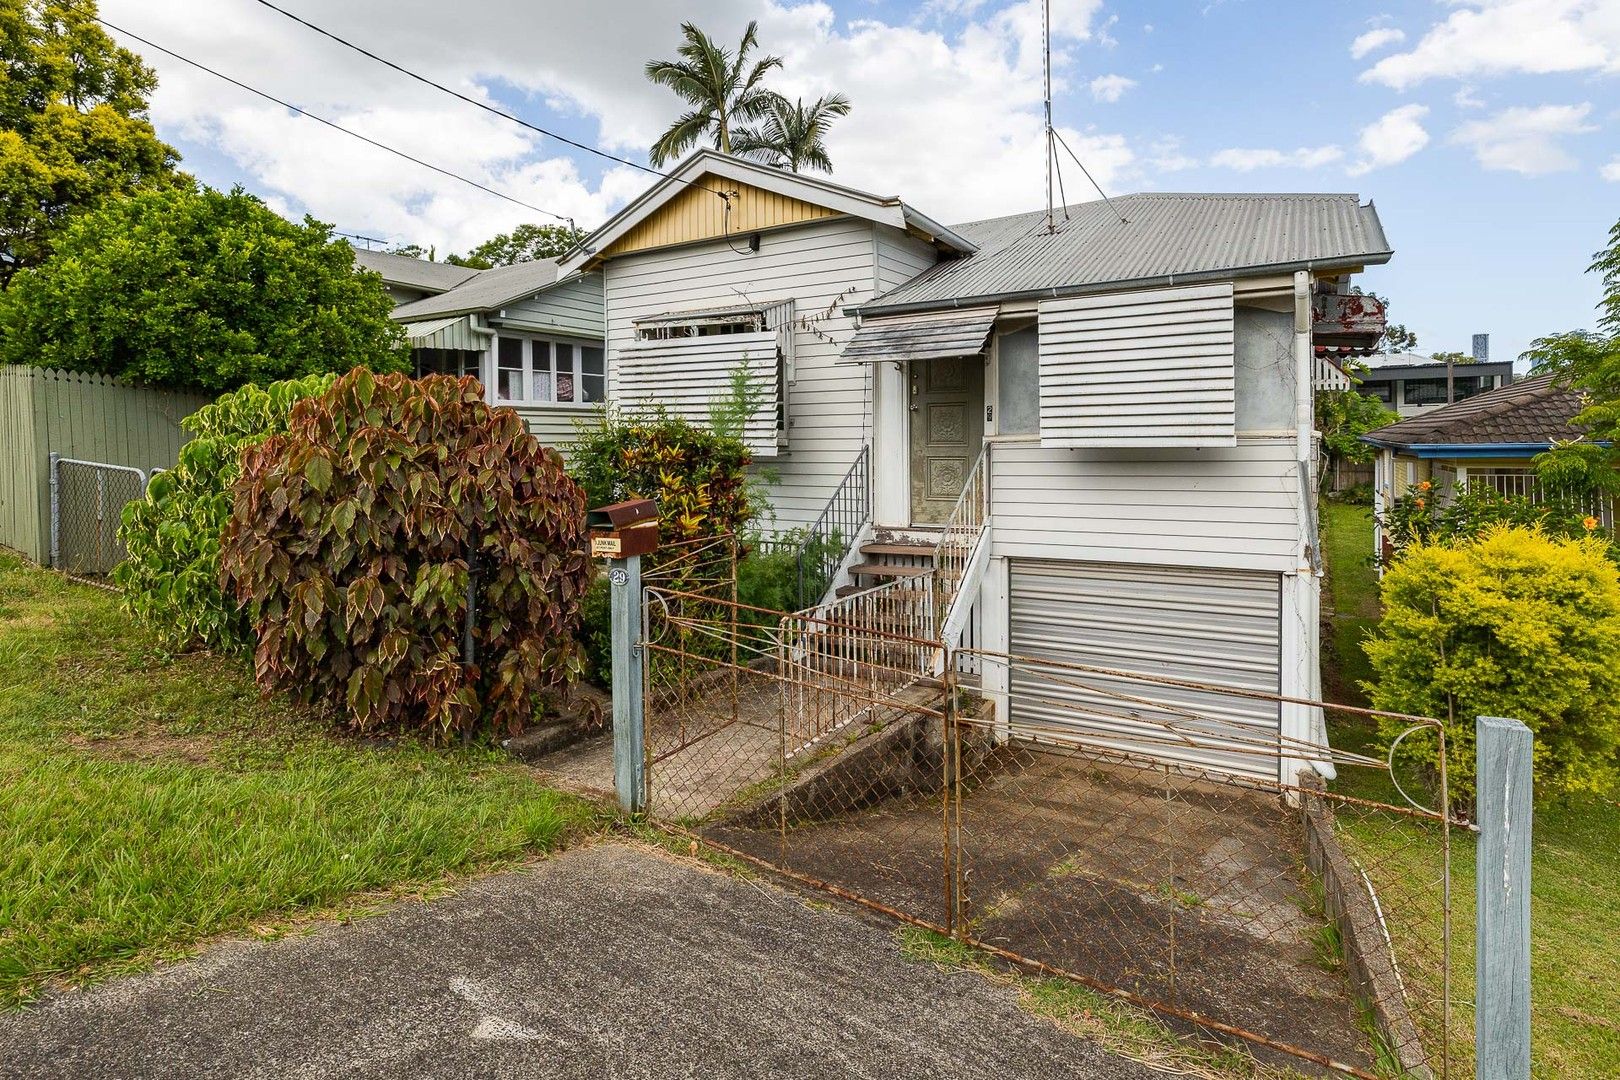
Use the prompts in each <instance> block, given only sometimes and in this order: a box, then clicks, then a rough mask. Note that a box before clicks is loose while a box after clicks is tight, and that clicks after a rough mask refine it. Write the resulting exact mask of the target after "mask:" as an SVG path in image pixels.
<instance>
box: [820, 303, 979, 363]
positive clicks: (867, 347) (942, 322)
mask: <svg viewBox="0 0 1620 1080" xmlns="http://www.w3.org/2000/svg"><path fill="white" fill-rule="evenodd" d="M999 310H1000V309H998V308H993V307H987V308H968V309H962V310H954V311H949V312H937V311H931V312H927V313H926V314H922V315H906V316H901V317H899V318H893V319H873V320H872V321H870V322H868V323H866V324H865V325H863V326H862V327H861V328H860V329H859V330H857V331H855V336H854V337H853V338H851V339H850V342H849V344H848V345H845V346H844V355H843V356H842V357H840V358H839V361H838V362H839V363H841V364H873V363H880V362H882V361H884V360H949V359H952V358H953V357H958V356H977V355H978V354H979V353H981V352H983V351H984V343H985V342H986V341H988V340H989V339H990V329H991V327H993V326H995V324H996V315H997V313H998V312H999Z"/></svg>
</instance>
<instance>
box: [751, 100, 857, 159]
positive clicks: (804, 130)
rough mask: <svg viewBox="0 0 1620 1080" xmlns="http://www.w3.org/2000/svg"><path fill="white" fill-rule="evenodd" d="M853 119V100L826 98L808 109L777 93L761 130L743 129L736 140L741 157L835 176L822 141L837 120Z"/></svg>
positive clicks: (802, 104)
mask: <svg viewBox="0 0 1620 1080" xmlns="http://www.w3.org/2000/svg"><path fill="white" fill-rule="evenodd" d="M848 115H849V98H847V97H845V96H844V95H843V94H824V95H822V96H821V97H818V98H816V100H814V101H812V102H811V103H810V104H808V105H806V104H805V103H804V99H803V98H800V99H799V100H797V101H789V100H788V99H787V98H785V97H783V96H782V95H781V94H776V93H773V94H771V95H770V101H769V103H768V104H767V106H766V109H765V113H764V115H763V116H762V117H761V118H760V124H759V126H758V127H757V128H753V127H750V128H739V129H738V131H737V137H736V139H735V140H733V146H735V148H736V150H737V153H739V154H752V155H754V156H755V157H758V158H759V159H760V160H762V161H766V162H769V163H770V164H772V165H775V166H777V167H778V168H786V169H789V170H791V171H793V172H798V171H799V170H800V169H801V168H803V169H819V170H820V171H822V172H827V173H830V172H832V159H831V158H829V157H828V156H827V147H826V144H825V143H824V142H823V141H822V140H823V138H824V137H825V136H826V134H827V129H828V128H829V127H831V126H832V122H833V119H834V118H835V117H839V116H848Z"/></svg>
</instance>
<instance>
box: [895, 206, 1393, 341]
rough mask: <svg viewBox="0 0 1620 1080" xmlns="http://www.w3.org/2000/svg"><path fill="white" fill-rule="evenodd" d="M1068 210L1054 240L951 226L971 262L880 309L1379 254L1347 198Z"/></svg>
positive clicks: (909, 288)
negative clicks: (972, 247) (968, 246)
mask: <svg viewBox="0 0 1620 1080" xmlns="http://www.w3.org/2000/svg"><path fill="white" fill-rule="evenodd" d="M1114 206H1115V207H1117V208H1118V209H1119V211H1120V212H1121V213H1123V214H1124V215H1125V217H1126V218H1127V219H1129V220H1128V223H1122V222H1120V221H1119V219H1118V217H1116V216H1115V213H1114V210H1113V209H1111V208H1110V207H1108V206H1107V205H1106V204H1104V203H1102V202H1093V203H1083V204H1081V205H1079V206H1073V207H1070V208H1069V211H1068V213H1069V217H1068V220H1067V221H1063V220H1061V219H1060V221H1059V229H1058V231H1057V232H1056V233H1047V232H1046V228H1045V213H1044V211H1041V212H1034V213H1029V214H1020V215H1016V216H1014V217H1011V218H1003V219H997V220H994V221H989V222H979V223H974V224H970V225H963V226H958V227H957V231H958V232H960V233H961V234H962V235H963V236H965V237H967V238H968V239H970V240H972V241H974V242H975V243H977V244H979V245H980V250H979V252H978V253H977V254H975V255H971V256H969V257H967V258H965V259H960V260H956V261H954V262H950V263H942V264H940V265H939V266H937V267H935V268H933V269H932V270H929V271H926V272H924V273H923V274H922V275H920V276H918V277H917V278H914V279H913V280H912V281H910V282H907V283H906V284H905V285H902V286H900V287H899V288H898V289H894V290H892V291H890V292H889V293H887V294H885V295H884V296H882V297H880V298H879V299H878V300H877V301H876V302H874V303H873V304H871V305H868V307H867V309H866V310H867V311H869V312H872V313H876V312H877V311H879V310H881V309H882V308H884V307H888V306H900V305H907V304H917V303H927V302H931V301H943V300H954V299H969V298H973V297H992V296H997V295H1001V294H1005V293H1026V292H1033V291H1036V290H1040V289H1061V288H1065V287H1071V286H1084V285H1098V284H1106V283H1108V282H1115V281H1118V282H1128V281H1142V280H1152V279H1156V278H1161V277H1165V276H1168V275H1181V274H1197V273H1211V272H1218V271H1222V270H1240V269H1243V268H1248V267H1264V266H1278V265H1288V264H1296V263H1304V262H1321V261H1325V260H1343V259H1355V258H1360V257H1363V256H1377V255H1382V254H1385V253H1387V251H1388V241H1387V240H1386V239H1385V238H1384V233H1383V229H1382V228H1381V227H1380V225H1379V223H1378V219H1377V215H1376V214H1375V213H1374V212H1373V211H1372V210H1371V209H1370V208H1368V207H1363V206H1361V205H1360V204H1359V203H1358V201H1357V199H1356V197H1355V196H1354V195H1174V194H1147V195H1128V196H1123V197H1121V198H1117V199H1115V200H1114Z"/></svg>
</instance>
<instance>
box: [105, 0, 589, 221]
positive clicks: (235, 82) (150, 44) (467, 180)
mask: <svg viewBox="0 0 1620 1080" xmlns="http://www.w3.org/2000/svg"><path fill="white" fill-rule="evenodd" d="M90 17H91V18H93V19H95V20H96V22H98V23H100V24H101V25H102V26H105V27H106V28H107V29H109V30H112V31H114V32H115V33H119V34H123V35H124V36H125V37H128V38H131V39H132V40H135V41H138V42H140V43H141V44H142V45H145V46H146V47H147V48H149V49H156V50H157V51H158V52H160V53H163V54H164V55H165V56H171V57H173V58H174V59H176V60H179V61H180V62H181V63H183V64H190V65H191V66H192V67H194V68H196V69H197V70H198V71H206V72H207V73H208V74H210V75H212V76H214V77H215V78H216V79H223V80H224V81H225V82H228V83H230V84H231V85H232V86H235V87H239V88H241V89H243V90H246V91H247V92H248V93H250V94H256V95H258V96H259V97H262V98H264V99H265V100H266V101H270V102H274V103H275V104H277V105H280V106H281V107H282V108H284V109H290V110H291V111H293V112H295V113H297V114H298V115H299V116H305V117H308V118H309V119H311V120H314V121H316V122H317V123H320V124H325V125H326V126H327V127H329V128H331V129H333V130H334V131H341V132H343V134H345V135H350V136H352V137H354V138H356V139H359V140H360V141H361V142H363V143H367V144H369V145H371V146H375V147H376V148H377V149H379V150H386V151H388V152H389V153H390V154H393V155H394V156H395V157H399V158H404V159H405V160H406V161H409V162H411V163H413V164H416V165H420V166H422V167H423V168H424V169H432V170H433V171H434V172H436V173H438V174H439V175H441V176H448V177H449V178H450V179H452V180H460V181H461V182H462V183H463V184H470V185H472V186H473V187H475V188H477V189H478V190H479V191H483V192H486V193H487V194H490V195H493V196H495V197H496V198H497V199H505V200H506V201H507V202H509V203H514V204H516V205H518V206H521V207H523V208H525V209H527V210H533V211H534V212H535V213H537V214H544V215H546V216H547V217H552V218H556V219H557V220H558V221H565V222H567V223H568V226H569V228H574V227H575V226H574V219H573V218H571V217H569V216H567V215H566V214H558V213H555V212H554V211H551V210H547V209H546V208H545V207H542V206H536V205H534V204H533V203H529V202H524V201H523V200H522V199H519V198H517V197H515V196H512V195H508V194H507V193H506V192H504V191H497V190H496V189H495V188H492V187H490V186H488V185H487V184H481V183H479V182H478V181H477V180H474V179H472V178H471V177H467V176H462V175H461V174H460V173H456V172H451V171H450V170H449V169H446V168H442V167H440V166H438V165H435V164H433V163H432V162H429V161H423V160H422V159H421V158H419V157H412V156H411V155H410V154H407V153H406V152H405V151H403V150H396V149H394V148H393V147H392V146H389V145H388V144H387V143H380V142H378V141H377V140H376V139H373V138H370V137H369V136H366V135H362V134H360V133H359V132H358V131H354V130H352V129H350V128H346V127H344V126H343V125H342V124H339V123H336V122H334V121H332V120H328V119H327V118H326V117H324V116H316V115H315V114H314V113H312V112H310V111H308V110H307V109H300V108H299V107H298V106H297V105H294V104H292V103H291V102H289V101H283V100H282V99H281V98H278V97H276V96H274V95H273V94H267V93H265V92H264V91H263V90H259V89H257V88H255V87H252V86H249V85H248V84H247V83H245V82H242V81H241V80H239V79H233V78H231V77H230V76H229V75H226V74H225V73H224V72H221V71H216V70H214V69H213V68H211V67H209V66H208V65H207V64H203V63H200V62H199V61H196V60H193V59H191V58H190V57H189V56H182V55H180V54H179V53H177V52H175V51H174V50H173V49H165V48H164V47H163V46H162V45H159V44H158V43H157V42H155V41H149V40H147V39H146V38H143V37H141V36H140V35H139V34H135V33H131V32H130V31H128V30H125V29H124V28H123V27H121V26H115V25H114V24H112V23H110V22H108V21H107V20H106V19H103V18H102V17H101V16H99V15H91V16H90Z"/></svg>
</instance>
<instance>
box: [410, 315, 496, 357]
mask: <svg viewBox="0 0 1620 1080" xmlns="http://www.w3.org/2000/svg"><path fill="white" fill-rule="evenodd" d="M405 336H406V337H407V338H408V339H409V340H410V343H411V348H413V349H459V350H461V351H463V352H483V351H484V339H485V338H486V337H487V336H488V331H480V330H477V329H475V328H474V327H473V324H472V316H471V315H454V316H451V317H450V318H448V319H428V320H424V321H422V322H413V323H406V324H405Z"/></svg>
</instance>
